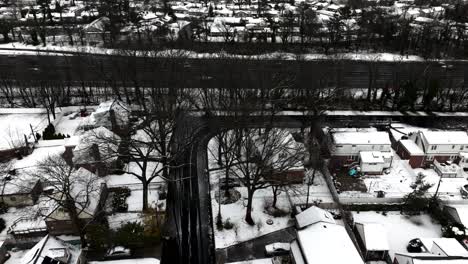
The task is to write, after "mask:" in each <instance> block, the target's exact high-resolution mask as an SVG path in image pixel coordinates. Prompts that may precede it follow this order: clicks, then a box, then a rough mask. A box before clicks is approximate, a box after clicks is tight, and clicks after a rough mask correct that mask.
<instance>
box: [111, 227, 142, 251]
mask: <svg viewBox="0 0 468 264" xmlns="http://www.w3.org/2000/svg"><path fill="white" fill-rule="evenodd" d="M144 231H145V228H144V227H143V225H142V224H140V223H137V222H128V223H126V224H125V225H123V226H122V227H120V228H119V229H118V230H117V232H116V233H115V238H114V242H115V245H119V246H124V247H128V248H135V247H138V246H141V245H142V244H143V241H142V238H143V236H144Z"/></svg>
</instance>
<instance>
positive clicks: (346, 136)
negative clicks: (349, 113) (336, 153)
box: [332, 131, 391, 145]
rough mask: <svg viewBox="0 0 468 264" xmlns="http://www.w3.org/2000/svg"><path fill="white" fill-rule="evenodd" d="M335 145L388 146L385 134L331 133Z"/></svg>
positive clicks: (378, 132)
mask: <svg viewBox="0 0 468 264" xmlns="http://www.w3.org/2000/svg"><path fill="white" fill-rule="evenodd" d="M332 135H333V140H334V142H335V144H339V145H349V144H356V145H390V144H391V143H390V138H389V137H388V133H387V132H383V131H376V132H336V133H333V134H332Z"/></svg>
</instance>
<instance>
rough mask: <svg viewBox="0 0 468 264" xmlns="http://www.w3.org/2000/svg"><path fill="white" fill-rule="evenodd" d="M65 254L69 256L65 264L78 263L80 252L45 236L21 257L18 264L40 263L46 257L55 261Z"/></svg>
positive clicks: (52, 237) (51, 237)
mask: <svg viewBox="0 0 468 264" xmlns="http://www.w3.org/2000/svg"><path fill="white" fill-rule="evenodd" d="M65 254H69V255H70V260H69V261H68V262H67V263H68V264H74V263H77V262H78V259H79V255H80V250H79V249H78V248H77V247H75V246H72V245H70V244H67V243H65V242H64V241H62V240H60V239H58V238H56V237H54V236H51V235H47V236H45V237H44V238H43V239H41V241H39V242H38V243H37V244H36V245H35V246H34V247H33V248H31V249H30V250H29V251H28V252H27V253H26V254H25V255H24V256H23V258H22V259H21V263H20V264H34V263H42V262H43V261H44V258H46V257H49V258H52V259H56V258H62V257H64V255H65Z"/></svg>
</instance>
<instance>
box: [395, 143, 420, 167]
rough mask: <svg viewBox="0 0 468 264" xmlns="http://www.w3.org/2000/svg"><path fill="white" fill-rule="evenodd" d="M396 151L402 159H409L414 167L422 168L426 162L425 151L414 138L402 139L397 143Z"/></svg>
mask: <svg viewBox="0 0 468 264" xmlns="http://www.w3.org/2000/svg"><path fill="white" fill-rule="evenodd" d="M396 153H397V154H398V156H400V158H401V159H404V160H408V162H409V165H410V166H411V167H412V168H421V167H422V166H423V164H424V156H425V154H424V151H423V150H422V149H421V148H420V147H419V146H418V145H416V143H414V141H413V140H409V139H400V140H399V141H398V143H397V144H396Z"/></svg>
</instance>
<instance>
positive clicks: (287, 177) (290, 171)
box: [253, 129, 306, 183]
mask: <svg viewBox="0 0 468 264" xmlns="http://www.w3.org/2000/svg"><path fill="white" fill-rule="evenodd" d="M269 133H270V136H271V137H272V138H278V139H272V141H270V143H266V144H273V145H275V146H274V147H273V148H272V149H270V150H268V151H267V152H273V153H269V154H267V155H268V156H267V158H269V159H270V160H269V166H270V167H271V170H272V173H271V174H270V175H268V176H267V178H268V179H269V180H273V181H282V182H289V183H302V182H303V179H304V175H305V169H304V163H303V159H304V155H305V152H306V151H305V147H304V144H303V143H300V142H297V141H296V140H295V139H294V137H293V135H292V134H291V133H290V132H289V131H287V130H284V129H272V130H271V131H270V132H269ZM253 140H254V144H255V146H256V148H257V151H258V153H263V152H264V151H263V148H264V145H265V142H264V141H263V140H258V139H257V138H253Z"/></svg>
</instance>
